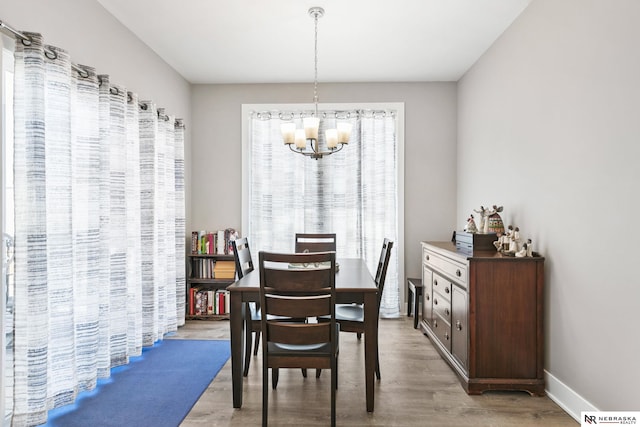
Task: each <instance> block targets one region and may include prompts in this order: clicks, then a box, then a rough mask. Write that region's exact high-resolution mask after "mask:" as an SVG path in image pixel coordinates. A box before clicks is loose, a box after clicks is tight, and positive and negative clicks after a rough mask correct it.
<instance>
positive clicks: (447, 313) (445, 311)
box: [444, 308, 449, 316]
mask: <svg viewBox="0 0 640 427" xmlns="http://www.w3.org/2000/svg"><path fill="white" fill-rule="evenodd" d="M444 314H446V315H447V316H448V315H449V309H448V308H445V309H444Z"/></svg>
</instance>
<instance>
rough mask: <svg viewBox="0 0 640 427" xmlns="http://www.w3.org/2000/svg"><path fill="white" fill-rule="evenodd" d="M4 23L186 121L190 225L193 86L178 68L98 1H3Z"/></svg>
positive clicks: (1, 14) (0, 4)
mask: <svg viewBox="0 0 640 427" xmlns="http://www.w3.org/2000/svg"><path fill="white" fill-rule="evenodd" d="M0 20H2V21H4V22H5V23H7V24H8V25H10V26H12V27H13V28H15V29H17V30H18V31H31V32H37V33H41V34H42V36H43V38H44V41H45V43H46V44H50V45H55V46H58V47H60V48H63V49H65V50H67V51H68V52H69V54H70V55H71V60H72V61H73V62H74V63H76V64H85V65H89V66H92V67H94V68H96V70H97V72H98V73H99V74H109V75H110V79H111V82H113V83H117V84H121V85H123V86H125V87H126V88H127V90H130V91H133V92H136V93H137V94H138V96H139V98H140V100H152V101H155V103H156V105H157V106H158V107H165V108H166V113H167V114H171V115H175V116H176V117H178V118H183V119H184V122H185V125H186V129H185V168H187V172H186V177H185V180H186V182H185V189H186V191H187V194H186V197H187V227H189V218H190V212H189V207H190V194H189V190H190V188H191V186H190V185H189V184H190V176H189V174H188V168H189V166H190V161H191V148H190V147H191V110H190V108H191V102H190V97H191V94H190V85H189V83H188V82H187V81H186V80H185V79H183V78H182V76H180V75H179V74H178V73H177V72H176V71H175V70H174V69H173V68H171V67H170V66H169V65H168V64H167V63H166V62H164V61H163V60H162V59H161V58H160V57H159V56H158V55H156V53H155V52H153V51H152V50H151V49H149V48H148V47H147V46H146V45H145V44H144V43H142V41H140V40H139V39H138V38H137V37H136V36H135V35H134V34H133V33H132V32H130V31H129V30H128V29H126V28H125V27H124V26H122V25H121V24H120V22H118V21H117V20H116V19H115V18H114V17H113V16H112V15H111V14H109V13H108V12H107V11H106V10H105V9H104V8H103V7H102V6H101V5H100V4H99V3H98V2H97V1H95V0H82V1H78V0H55V1H51V0H2V2H0Z"/></svg>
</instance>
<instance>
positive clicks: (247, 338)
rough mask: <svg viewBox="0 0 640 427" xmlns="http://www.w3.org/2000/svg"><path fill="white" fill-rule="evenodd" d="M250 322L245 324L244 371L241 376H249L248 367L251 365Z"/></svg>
mask: <svg viewBox="0 0 640 427" xmlns="http://www.w3.org/2000/svg"><path fill="white" fill-rule="evenodd" d="M252 335H253V333H252V332H251V320H249V321H247V322H245V334H244V370H243V372H242V375H243V376H245V377H246V376H247V375H249V365H250V364H251V336H252Z"/></svg>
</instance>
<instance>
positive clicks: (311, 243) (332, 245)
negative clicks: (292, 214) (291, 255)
mask: <svg viewBox="0 0 640 427" xmlns="http://www.w3.org/2000/svg"><path fill="white" fill-rule="evenodd" d="M295 251H296V253H301V252H329V251H334V252H335V251H336V234H335V233H296V245H295Z"/></svg>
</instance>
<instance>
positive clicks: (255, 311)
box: [231, 237, 261, 377]
mask: <svg viewBox="0 0 640 427" xmlns="http://www.w3.org/2000/svg"><path fill="white" fill-rule="evenodd" d="M231 245H232V247H233V255H234V257H235V261H236V274H237V277H238V279H242V278H243V277H244V275H245V274H247V273H249V272H251V271H253V258H252V257H251V248H250V247H249V240H248V239H247V238H246V237H242V238H240V239H236V240H232V241H231ZM245 309H246V310H247V315H246V316H245V328H246V329H245V330H246V331H247V333H246V334H245V343H244V372H243V375H244V376H245V377H246V376H247V375H248V374H249V366H250V365H251V347H252V342H253V337H254V336H255V348H254V350H253V355H254V356H255V355H257V354H258V346H259V345H260V329H261V328H260V326H261V322H260V309H259V307H258V304H257V303H255V302H248V303H246V306H245Z"/></svg>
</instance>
